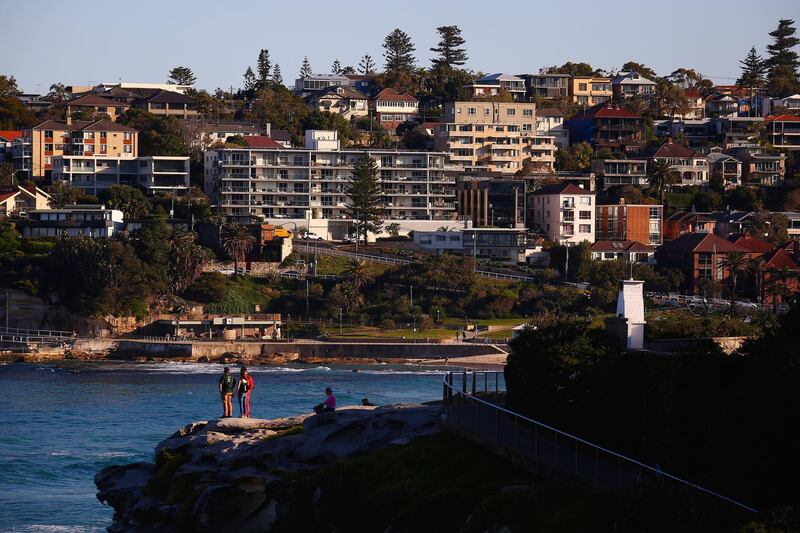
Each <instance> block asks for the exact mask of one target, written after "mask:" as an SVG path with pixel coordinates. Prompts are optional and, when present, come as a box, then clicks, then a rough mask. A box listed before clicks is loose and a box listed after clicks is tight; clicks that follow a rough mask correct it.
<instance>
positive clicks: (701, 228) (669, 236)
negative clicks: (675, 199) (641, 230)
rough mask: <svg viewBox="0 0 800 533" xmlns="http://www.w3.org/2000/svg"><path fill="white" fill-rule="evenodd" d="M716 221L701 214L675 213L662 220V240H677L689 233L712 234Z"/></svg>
mask: <svg viewBox="0 0 800 533" xmlns="http://www.w3.org/2000/svg"><path fill="white" fill-rule="evenodd" d="M716 226H717V222H716V220H714V219H713V218H712V217H709V216H707V215H706V214H703V213H695V212H694V211H676V212H675V213H672V214H671V215H670V216H668V217H667V218H666V219H665V220H664V240H665V241H669V240H673V239H677V238H678V237H681V236H683V235H686V234H689V233H714V231H715V229H716Z"/></svg>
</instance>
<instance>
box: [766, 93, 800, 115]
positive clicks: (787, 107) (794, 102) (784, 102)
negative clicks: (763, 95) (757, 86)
mask: <svg viewBox="0 0 800 533" xmlns="http://www.w3.org/2000/svg"><path fill="white" fill-rule="evenodd" d="M772 109H775V110H781V111H784V112H788V113H798V112H800V94H793V95H791V96H787V97H785V98H776V99H774V100H772Z"/></svg>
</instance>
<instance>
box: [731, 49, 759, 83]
mask: <svg viewBox="0 0 800 533" xmlns="http://www.w3.org/2000/svg"><path fill="white" fill-rule="evenodd" d="M739 64H740V65H742V66H741V67H740V68H741V70H742V74H741V75H740V76H739V79H738V80H736V85H738V86H739V87H746V88H748V89H754V88H757V87H763V86H764V72H765V71H766V68H765V66H764V59H763V58H762V57H761V56H760V55H758V52H756V47H755V46H753V47H752V48H750V52H748V54H747V57H745V58H744V59H743V60H742V61H739Z"/></svg>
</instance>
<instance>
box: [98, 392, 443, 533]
mask: <svg viewBox="0 0 800 533" xmlns="http://www.w3.org/2000/svg"><path fill="white" fill-rule="evenodd" d="M440 431H441V420H440V409H439V408H438V407H434V406H419V405H395V406H387V407H379V408H368V407H363V408H362V407H350V408H348V407H345V408H342V409H340V410H338V411H336V412H333V413H325V414H322V415H303V416H299V417H291V418H281V419H275V420H258V419H240V418H229V419H222V420H212V421H202V422H195V423H193V424H189V425H188V426H186V427H184V428H182V429H180V430H179V431H177V432H176V433H175V434H173V435H172V436H171V437H169V438H168V439H166V440H165V441H163V442H161V443H160V444H159V445H158V446H157V447H156V453H155V463H154V464H153V463H136V464H130V465H124V466H111V467H108V468H106V469H104V470H103V471H101V472H99V473H98V474H97V475H96V476H95V485H96V486H97V488H98V493H97V498H98V499H99V500H100V501H101V502H104V503H108V504H109V505H110V506H112V507H113V508H114V511H115V514H114V524H113V525H112V527H111V528H110V531H112V532H122V531H126V532H136V531H154V530H157V531H178V530H181V531H184V530H191V531H209V532H211V531H226V530H227V531H254V532H255V531H272V530H273V526H274V525H275V524H276V522H278V521H279V520H280V518H281V516H282V515H284V514H285V513H286V512H287V509H288V508H289V507H290V505H291V499H292V485H293V480H294V479H295V478H296V477H297V476H298V475H299V474H301V473H302V472H306V471H310V470H313V469H316V468H319V467H322V466H326V465H331V464H333V463H336V462H337V461H340V460H342V459H345V458H348V457H350V456H355V455H359V454H364V453H366V452H373V451H376V450H379V449H382V448H385V447H388V446H391V445H396V444H406V443H408V442H409V441H411V440H412V439H414V438H416V437H420V436H426V435H433V434H436V433H438V432H440Z"/></svg>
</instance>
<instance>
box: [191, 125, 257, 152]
mask: <svg viewBox="0 0 800 533" xmlns="http://www.w3.org/2000/svg"><path fill="white" fill-rule="evenodd" d="M270 130H271V128H270V124H269V123H267V126H266V127H265V128H262V127H261V126H259V125H258V124H253V123H251V122H236V121H216V122H205V123H204V124H203V125H202V127H201V129H200V139H199V142H200V143H201V144H202V146H203V147H204V148H208V147H209V146H211V145H212V144H214V143H217V142H221V143H224V142H225V141H227V140H228V137H236V136H238V137H248V136H251V135H265V136H267V137H269V136H270V133H271V132H270Z"/></svg>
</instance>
